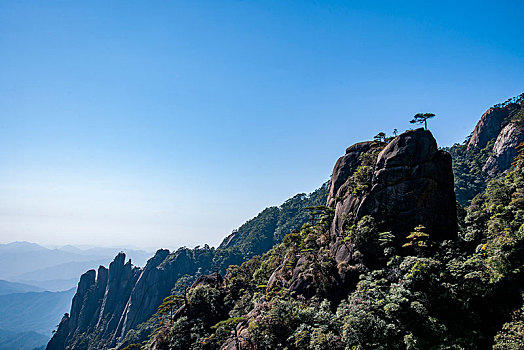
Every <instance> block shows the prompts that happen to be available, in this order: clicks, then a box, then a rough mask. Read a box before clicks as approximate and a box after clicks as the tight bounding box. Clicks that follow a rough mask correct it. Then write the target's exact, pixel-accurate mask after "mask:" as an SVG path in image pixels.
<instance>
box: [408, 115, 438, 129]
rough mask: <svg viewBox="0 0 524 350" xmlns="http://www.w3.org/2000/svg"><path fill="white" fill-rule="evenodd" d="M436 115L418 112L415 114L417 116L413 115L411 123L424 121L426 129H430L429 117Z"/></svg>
mask: <svg viewBox="0 0 524 350" xmlns="http://www.w3.org/2000/svg"><path fill="white" fill-rule="evenodd" d="M434 116H435V114H433V113H417V114H415V116H414V117H413V119H411V120H410V121H409V122H410V123H411V124H422V123H424V129H425V130H428V121H427V120H428V119H430V118H433V117H434Z"/></svg>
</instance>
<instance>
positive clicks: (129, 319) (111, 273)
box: [47, 249, 212, 350]
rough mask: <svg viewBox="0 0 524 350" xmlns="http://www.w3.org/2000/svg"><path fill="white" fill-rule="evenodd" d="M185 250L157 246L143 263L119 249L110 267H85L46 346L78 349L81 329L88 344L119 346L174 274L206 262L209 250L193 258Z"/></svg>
mask: <svg viewBox="0 0 524 350" xmlns="http://www.w3.org/2000/svg"><path fill="white" fill-rule="evenodd" d="M190 252H191V250H189V249H179V250H178V251H176V252H174V253H172V254H170V253H169V251H168V250H165V249H160V250H158V251H157V252H156V254H155V256H154V257H152V258H151V259H149V261H148V262H147V265H146V266H145V267H144V268H143V269H140V268H138V267H134V266H133V265H132V264H131V261H128V262H127V263H125V254H124V253H120V254H118V255H117V256H116V257H115V259H114V260H113V262H111V264H110V265H109V269H106V268H105V267H103V266H101V267H100V268H99V269H98V273H96V272H95V271H94V270H90V271H88V272H86V273H85V274H84V275H82V277H81V278H80V282H79V283H78V290H77V293H76V295H75V296H74V298H73V303H72V306H71V312H70V316H68V317H67V318H66V317H64V319H63V320H62V322H61V323H60V325H59V328H58V331H57V332H56V334H55V336H53V338H52V339H51V341H50V342H49V344H48V345H47V349H48V350H55V349H56V350H58V349H65V348H70V349H76V348H82V349H83V348H84V347H81V346H80V345H78V344H76V341H77V340H78V338H77V337H79V336H81V335H82V333H84V334H91V341H90V342H89V344H88V345H87V346H86V347H85V348H87V349H106V348H110V347H115V346H118V345H119V342H121V341H122V339H123V337H124V336H125V334H126V333H127V332H128V331H129V330H130V329H133V328H135V327H136V326H137V325H139V324H140V323H142V322H144V321H147V320H148V319H149V317H151V315H153V314H154V313H155V312H156V310H157V307H158V305H160V304H161V303H162V300H163V299H164V298H165V297H167V296H168V295H169V294H170V291H171V289H172V288H173V286H174V285H175V283H176V281H177V280H178V278H180V277H181V276H182V275H184V274H190V275H192V274H195V273H196V272H197V269H198V268H199V267H201V266H211V259H212V255H210V256H209V257H208V260H209V261H207V262H204V261H200V263H202V264H196V263H195V260H194V258H193V257H192V256H191V254H190ZM204 259H206V257H204ZM84 342H85V340H84ZM84 345H85V344H84Z"/></svg>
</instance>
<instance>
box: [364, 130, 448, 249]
mask: <svg viewBox="0 0 524 350" xmlns="http://www.w3.org/2000/svg"><path fill="white" fill-rule="evenodd" d="M365 215H371V216H373V217H374V218H375V220H376V222H377V223H379V228H382V229H384V230H386V229H387V230H388V231H392V232H393V233H394V234H395V235H400V236H399V237H397V238H398V240H399V242H400V241H401V240H402V239H404V237H405V235H407V234H408V233H409V232H410V231H411V230H413V228H414V227H415V226H418V225H423V226H425V227H426V230H427V231H426V232H427V233H429V234H430V237H431V239H432V240H434V241H441V240H444V239H451V238H454V237H455V236H456V234H457V216H456V199H455V192H454V190H453V171H452V168H451V156H450V155H449V154H448V153H447V152H445V151H441V150H438V148H437V142H436V141H435V139H434V138H433V135H432V134H431V132H429V131H428V130H424V129H416V130H410V131H406V132H404V133H403V134H401V135H399V136H397V137H396V138H395V139H393V140H392V141H391V142H390V143H389V144H388V145H387V146H386V147H385V148H384V149H383V150H382V151H381V152H380V154H379V156H378V159H377V163H376V166H375V172H374V174H373V182H372V188H371V191H370V192H369V193H368V194H366V195H365V197H364V198H363V200H362V202H361V204H360V206H359V208H358V210H357V212H356V215H355V217H356V220H359V219H361V218H362V217H364V216H365Z"/></svg>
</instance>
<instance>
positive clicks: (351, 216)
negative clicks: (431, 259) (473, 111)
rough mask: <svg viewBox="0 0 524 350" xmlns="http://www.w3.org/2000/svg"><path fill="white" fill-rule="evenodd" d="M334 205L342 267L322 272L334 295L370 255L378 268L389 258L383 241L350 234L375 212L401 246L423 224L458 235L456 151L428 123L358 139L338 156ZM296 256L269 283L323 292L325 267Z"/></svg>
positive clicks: (438, 233)
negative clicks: (358, 239)
mask: <svg viewBox="0 0 524 350" xmlns="http://www.w3.org/2000/svg"><path fill="white" fill-rule="evenodd" d="M363 174H364V175H363ZM327 206H328V207H330V208H332V209H334V210H335V212H334V217H333V221H332V224H331V227H330V229H329V231H330V232H329V237H330V238H329V239H330V242H329V244H328V246H329V252H330V253H329V254H330V255H331V256H332V257H333V259H334V262H335V263H334V265H333V266H334V267H335V270H338V271H333V273H328V274H324V276H323V277H322V278H323V280H327V279H328V280H330V282H329V283H328V284H331V285H334V286H335V288H334V290H332V291H330V293H329V294H330V295H329V297H331V298H332V299H334V300H336V299H338V298H343V297H344V296H345V295H347V292H348V291H349V290H350V289H351V288H352V287H353V286H354V285H355V283H356V282H357V281H358V275H359V274H360V269H361V268H360V267H358V266H357V265H361V264H362V263H363V262H364V264H365V265H366V266H367V267H368V268H375V267H378V264H380V261H383V253H382V250H383V249H382V250H380V249H372V248H371V246H372V245H373V242H364V243H363V246H362V247H356V246H355V243H354V242H353V240H352V238H349V239H348V235H349V233H350V231H351V230H352V228H354V227H355V224H357V223H358V222H359V221H360V220H361V219H363V218H364V217H367V216H370V217H372V218H373V219H374V222H375V223H376V229H377V230H378V232H384V231H390V232H391V233H392V234H393V237H394V238H393V242H392V245H393V246H395V247H396V248H397V249H398V251H399V252H401V249H402V248H401V246H402V245H403V244H404V243H406V236H407V235H409V233H410V232H412V231H413V230H414V228H415V227H416V226H419V225H423V226H424V227H425V232H426V233H428V234H429V237H430V239H431V240H432V241H435V242H439V241H443V240H446V239H453V238H455V237H456V236H457V214H456V199H455V192H454V189H453V171H452V167H451V156H450V155H449V154H448V153H447V152H445V151H442V150H439V149H438V147H437V143H436V141H435V139H434V138H433V136H432V135H431V132H429V131H427V130H424V129H417V130H410V131H406V132H404V133H402V134H401V135H399V136H397V137H396V138H394V139H393V140H391V141H390V142H389V143H388V144H385V143H382V142H362V143H357V144H355V145H353V146H351V147H349V148H348V149H347V150H346V154H345V155H344V156H342V157H341V158H339V159H338V161H337V162H336V164H335V167H334V169H333V176H332V181H331V188H330V194H329V196H328V199H327ZM321 246H322V243H319V247H321ZM357 249H358V250H359V258H358V259H356V258H355V252H356V250H357ZM318 254H319V255H323V254H324V255H325V254H326V252H325V251H324V248H319V251H318ZM320 259H321V258H320V257H317V258H316V260H320ZM288 264H291V262H288V261H284V263H283V264H282V266H281V267H279V268H278V269H277V270H275V272H274V273H273V275H272V276H271V278H270V280H269V282H268V289H271V288H274V287H277V286H283V285H288V286H289V289H290V290H291V291H292V292H294V293H295V294H296V295H302V296H304V297H306V298H309V297H311V296H314V295H316V294H318V289H317V288H318V287H319V286H316V283H315V279H317V280H318V276H317V277H316V278H315V276H316V275H318V273H317V272H315V271H312V270H311V268H310V265H311V261H309V260H308V259H306V257H305V256H302V257H300V258H299V259H298V261H297V262H296V265H295V267H294V269H293V271H292V272H289V270H288V269H286V267H285V266H286V265H288Z"/></svg>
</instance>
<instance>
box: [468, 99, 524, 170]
mask: <svg viewBox="0 0 524 350" xmlns="http://www.w3.org/2000/svg"><path fill="white" fill-rule="evenodd" d="M523 103H524V95H521V96H519V98H517V99H515V101H514V102H511V103H507V104H504V105H501V106H499V107H492V108H490V109H488V110H487V111H486V113H484V114H483V115H482V117H481V118H480V121H479V122H478V123H477V125H476V126H475V130H474V131H473V134H472V136H471V138H470V140H469V142H468V147H467V151H468V152H470V153H473V152H478V151H480V150H482V149H483V148H485V147H486V146H487V145H488V143H489V142H490V141H492V140H495V143H494V145H493V148H492V149H490V151H491V154H490V156H489V157H488V159H487V161H486V163H485V164H484V166H483V168H482V170H483V171H485V172H486V174H487V175H488V177H493V176H496V175H498V174H500V173H503V172H505V171H507V170H508V169H509V168H510V167H511V163H512V162H513V160H514V158H515V157H516V155H517V151H516V146H518V145H519V143H521V142H524V112H523Z"/></svg>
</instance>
